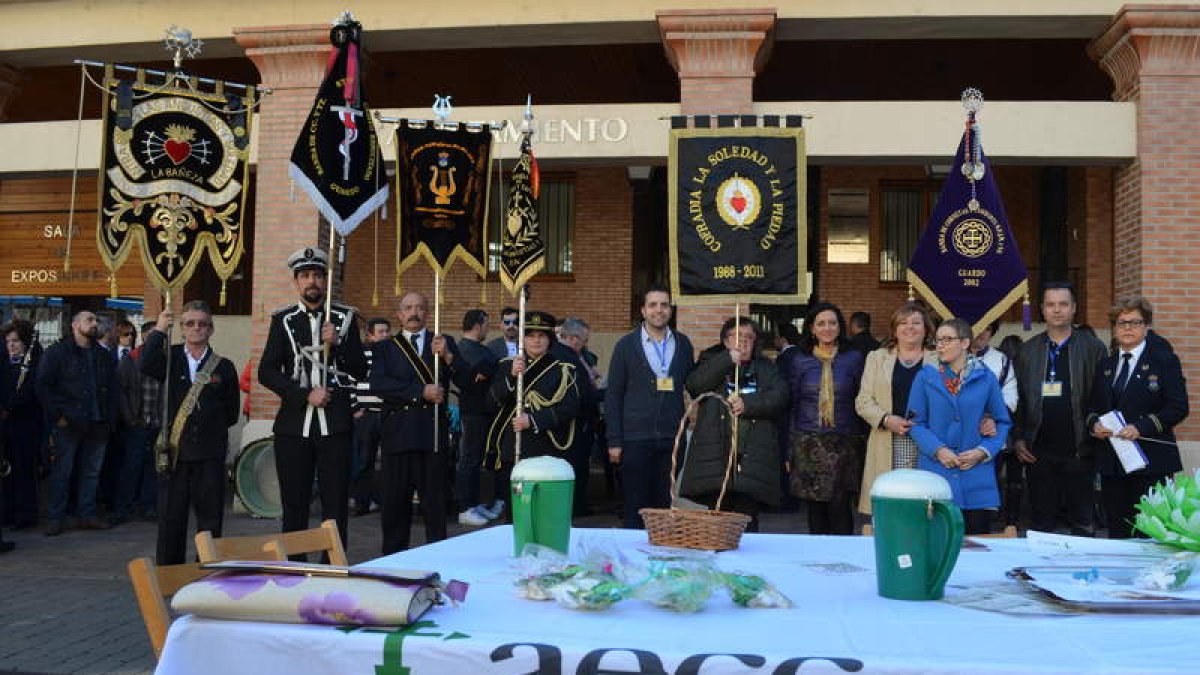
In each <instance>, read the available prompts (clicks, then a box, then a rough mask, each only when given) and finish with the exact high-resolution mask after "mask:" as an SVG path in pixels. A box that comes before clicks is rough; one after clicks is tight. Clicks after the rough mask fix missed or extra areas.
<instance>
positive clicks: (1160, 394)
mask: <svg viewBox="0 0 1200 675" xmlns="http://www.w3.org/2000/svg"><path fill="white" fill-rule="evenodd" d="M1109 318H1110V320H1111V321H1112V323H1113V341H1114V342H1115V343H1116V349H1114V350H1113V352H1112V353H1111V354H1109V355H1108V356H1106V357H1104V360H1103V361H1101V362H1100V366H1099V367H1098V368H1096V380H1095V383H1094V384H1093V385H1092V399H1091V402H1090V404H1089V406H1088V412H1089V413H1091V414H1089V415H1088V418H1087V425H1088V430H1089V431H1091V433H1092V436H1094V437H1096V438H1098V439H1103V440H1104V441H1106V442H1105V443H1103V444H1102V446H1101V447H1100V448H1098V449H1097V451H1096V468H1097V469H1098V470H1099V471H1100V491H1101V498H1102V499H1103V500H1104V512H1105V515H1106V517H1107V519H1108V523H1107V524H1108V536H1109V537H1110V538H1114V539H1116V538H1122V539H1123V538H1127V537H1132V536H1134V532H1133V525H1132V524H1133V519H1134V513H1135V506H1136V505H1137V503H1138V502H1139V501H1140V500H1141V498H1142V495H1144V494H1146V492H1147V491H1148V490H1149V489H1150V486H1152V485H1154V484H1155V483H1157V482H1159V481H1161V480H1163V479H1165V478H1167V477H1169V476H1171V475H1172V474H1174V473H1175V472H1177V471H1182V470H1183V463H1182V461H1181V458H1180V456H1179V446H1178V445H1176V443H1175V431H1174V429H1175V426H1176V425H1177V424H1179V423H1180V422H1182V421H1183V420H1184V419H1185V418H1186V417H1187V416H1188V393H1187V382H1186V381H1185V380H1184V376H1183V367H1182V366H1181V365H1180V363H1179V357H1177V356H1176V355H1175V353H1174V351H1173V350H1172V349H1171V347H1170V344H1169V343H1167V342H1166V340H1163V339H1162V338H1161V337H1158V336H1155V335H1153V334H1152V333H1151V332H1150V323H1151V321H1152V320H1153V319H1154V308H1153V307H1152V306H1151V305H1150V302H1149V301H1148V300H1146V299H1145V298H1143V297H1141V296H1132V297H1128V298H1122V299H1121V300H1120V301H1119V302H1117V304H1115V305H1113V308H1112V309H1111V310H1110V311H1109ZM1110 411H1115V412H1117V413H1119V414H1120V417H1121V418H1122V419H1123V421H1124V423H1125V424H1124V425H1123V426H1120V427H1118V428H1116V429H1115V430H1114V429H1111V428H1108V427H1106V426H1105V425H1104V424H1103V423H1101V421H1100V418H1101V417H1102V416H1104V415H1105V414H1106V413H1109V412H1110ZM1114 437H1116V438H1121V439H1124V440H1127V441H1134V442H1136V443H1137V446H1138V448H1140V450H1141V453H1142V455H1143V456H1144V458H1145V463H1146V465H1145V466H1144V467H1142V468H1140V469H1137V470H1135V471H1133V472H1132V473H1130V472H1127V471H1126V470H1125V466H1124V465H1123V464H1122V462H1121V461H1120V459H1118V457H1117V454H1116V452H1115V451H1114V450H1113V447H1112V443H1111V442H1108V441H1109V439H1111V438H1114Z"/></svg>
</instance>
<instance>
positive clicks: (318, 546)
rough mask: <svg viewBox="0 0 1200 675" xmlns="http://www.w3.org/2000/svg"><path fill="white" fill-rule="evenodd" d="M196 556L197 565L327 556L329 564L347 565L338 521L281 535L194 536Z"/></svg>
mask: <svg viewBox="0 0 1200 675" xmlns="http://www.w3.org/2000/svg"><path fill="white" fill-rule="evenodd" d="M196 553H197V555H199V556H200V562H215V561H217V560H287V557H288V556H289V555H299V554H302V553H326V554H328V555H329V562H330V564H332V565H349V564H350V563H349V561H347V560H346V550H345V549H344V548H342V538H341V537H340V536H339V535H338V526H337V521H335V520H326V521H325V522H323V523H321V526H320V527H314V528H312V529H309V530H299V531H296V532H284V533H282V534H262V535H256V536H249V537H221V538H219V539H218V538H215V537H213V536H212V532H197V533H196Z"/></svg>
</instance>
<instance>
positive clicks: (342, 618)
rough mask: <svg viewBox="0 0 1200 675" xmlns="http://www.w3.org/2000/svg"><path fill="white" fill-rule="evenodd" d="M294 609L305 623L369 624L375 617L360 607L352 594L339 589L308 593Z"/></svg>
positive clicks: (373, 622) (373, 621)
mask: <svg viewBox="0 0 1200 675" xmlns="http://www.w3.org/2000/svg"><path fill="white" fill-rule="evenodd" d="M296 611H297V613H298V614H299V615H300V618H301V619H304V621H305V622H306V623H319V624H326V625H331V626H343V625H353V626H369V625H373V624H375V623H376V620H375V617H374V616H373V615H372V614H371V613H370V612H368V611H366V610H365V609H363V608H362V607H360V606H359V604H358V600H357V599H356V598H355V597H354V596H352V595H350V594H349V593H343V592H341V591H335V592H333V593H327V594H325V595H320V594H317V593H310V594H308V595H306V596H304V598H303V599H301V600H300V606H299V607H298V608H297V609H296Z"/></svg>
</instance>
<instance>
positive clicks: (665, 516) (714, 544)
mask: <svg viewBox="0 0 1200 675" xmlns="http://www.w3.org/2000/svg"><path fill="white" fill-rule="evenodd" d="M638 513H640V514H642V520H643V521H645V523H646V533H647V534H648V535H650V543H651V544H654V545H655V546H675V547H678V548H696V549H701V550H705V551H731V550H733V549H735V548H737V547H738V544H739V543H740V542H741V540H742V532H744V531H745V530H746V525H748V524H750V516H747V515H746V514H744V513H734V512H732V511H698V510H695V509H641V510H640V511H638Z"/></svg>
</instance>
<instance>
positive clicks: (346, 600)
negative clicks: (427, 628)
mask: <svg viewBox="0 0 1200 675" xmlns="http://www.w3.org/2000/svg"><path fill="white" fill-rule="evenodd" d="M438 598H439V592H438V589H437V588H436V587H435V586H433V585H429V584H423V583H419V582H418V583H402V582H397V581H390V580H383V579H373V578H363V577H330V576H299V575H294V574H271V573H264V572H235V571H224V572H216V573H214V574H212V575H210V576H207V577H205V578H203V579H200V580H199V581H194V582H192V583H190V584H188V585H187V586H184V587H183V588H181V589H180V590H179V592H178V593H176V594H175V597H174V598H172V599H171V607H172V608H173V609H174V610H175V611H176V612H179V613H181V614H195V615H196V616H201V617H205V618H208V619H235V620H240V621H270V622H277V623H314V624H326V625H337V626H405V625H408V624H411V623H414V622H415V621H417V620H418V619H420V618H421V616H422V615H424V614H425V612H426V611H428V610H429V608H430V607H432V606H433V605H434V603H436V602H437V601H438Z"/></svg>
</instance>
